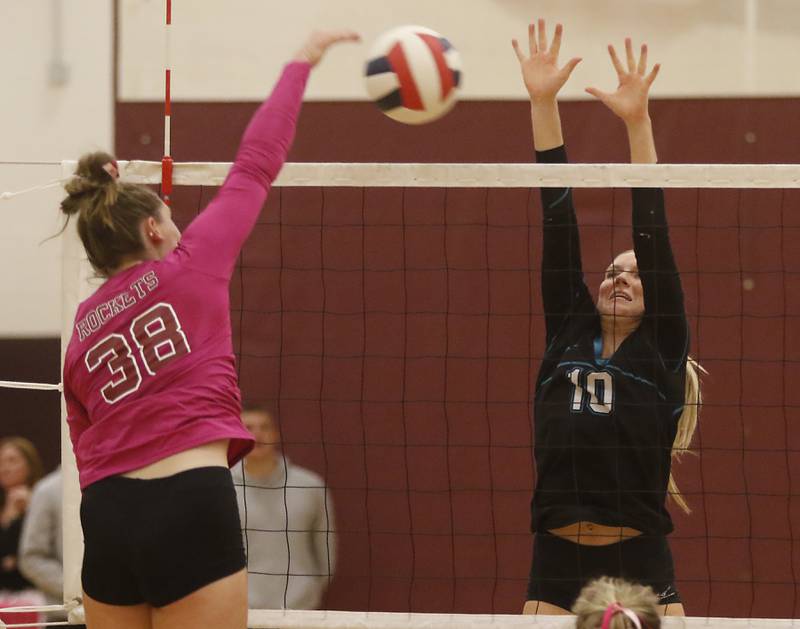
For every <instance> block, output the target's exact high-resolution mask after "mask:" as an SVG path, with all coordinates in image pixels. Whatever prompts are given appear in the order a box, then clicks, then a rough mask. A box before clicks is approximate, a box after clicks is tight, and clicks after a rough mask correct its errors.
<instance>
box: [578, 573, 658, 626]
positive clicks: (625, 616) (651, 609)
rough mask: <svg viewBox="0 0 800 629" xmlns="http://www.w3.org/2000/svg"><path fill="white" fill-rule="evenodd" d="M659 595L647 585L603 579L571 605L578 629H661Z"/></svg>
mask: <svg viewBox="0 0 800 629" xmlns="http://www.w3.org/2000/svg"><path fill="white" fill-rule="evenodd" d="M657 605H658V596H656V594H655V592H653V590H652V589H651V588H649V587H647V586H646V585H639V584H637V583H629V582H628V581H624V580H622V579H611V578H609V577H600V578H599V579H595V580H594V581H590V582H589V583H588V584H586V586H585V587H584V588H583V589H582V590H581V593H580V596H578V600H576V601H575V605H573V606H572V613H574V614H576V615H577V619H576V620H575V627H576V629H643V628H644V629H660V627H661V616H660V615H659V613H658V609H657V607H656V606H657Z"/></svg>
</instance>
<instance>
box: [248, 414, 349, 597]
mask: <svg viewBox="0 0 800 629" xmlns="http://www.w3.org/2000/svg"><path fill="white" fill-rule="evenodd" d="M242 421H243V422H244V424H245V426H247V428H248V430H250V432H252V433H253V435H254V436H255V438H256V446H255V448H253V451H252V452H251V453H250V454H249V455H248V456H247V457H246V458H245V459H244V461H243V462H242V464H239V465H237V466H236V467H235V468H234V469H233V480H234V484H235V485H236V492H237V497H238V499H239V513H240V514H241V519H242V528H243V529H244V533H245V548H246V550H247V571H248V573H249V575H248V584H249V585H248V586H249V597H248V598H249V604H250V608H251V609H280V608H286V609H316V608H318V607H319V605H320V603H321V601H322V596H323V594H324V592H325V589H326V588H327V586H328V583H329V581H330V579H331V577H332V576H333V571H334V564H335V556H336V552H335V551H336V539H335V534H334V532H333V528H334V526H333V523H334V518H333V508H332V504H331V497H330V492H328V490H327V488H326V487H325V483H324V481H323V479H322V478H320V477H319V476H318V475H317V474H315V473H314V472H311V471H309V470H306V469H304V468H302V467H299V466H297V465H294V464H293V463H292V462H291V461H290V460H289V459H288V458H287V457H286V456H285V455H284V454H283V453H282V452H281V451H280V448H279V443H280V434H279V432H278V427H277V425H276V422H275V419H274V418H273V416H272V414H271V413H270V412H269V411H267V410H266V409H264V408H260V407H252V408H246V409H245V410H244V411H243V412H242Z"/></svg>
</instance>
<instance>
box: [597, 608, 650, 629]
mask: <svg viewBox="0 0 800 629" xmlns="http://www.w3.org/2000/svg"><path fill="white" fill-rule="evenodd" d="M614 614H625V616H627V617H628V619H630V621H631V622H632V623H633V626H634V627H636V629H642V621H641V620H639V617H638V616H637V615H636V614H635V613H633V611H632V610H630V609H628V608H627V607H623V606H622V605H620V604H619V603H617V602H613V603H611V605H609V606H608V607H606V611H605V613H604V614H603V624H602V625H601V628H600V629H608V627H609V625H610V624H611V619H612V618H613V617H614Z"/></svg>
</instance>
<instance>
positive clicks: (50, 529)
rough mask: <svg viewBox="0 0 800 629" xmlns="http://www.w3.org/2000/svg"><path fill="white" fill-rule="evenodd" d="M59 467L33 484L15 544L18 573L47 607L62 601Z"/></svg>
mask: <svg viewBox="0 0 800 629" xmlns="http://www.w3.org/2000/svg"><path fill="white" fill-rule="evenodd" d="M61 500H62V477H61V467H60V466H59V467H57V468H56V469H55V470H54V471H52V472H50V473H49V474H48V475H47V476H45V477H44V478H43V479H42V480H40V481H39V482H38V483H36V486H35V487H34V488H33V493H32V494H31V501H30V505H29V506H28V514H27V516H25V522H24V524H23V525H22V537H21V538H20V541H19V570H20V572H21V573H22V574H23V576H24V577H25V578H26V579H28V580H29V581H30V582H31V583H33V585H35V586H36V587H37V588H38V589H39V590H41V592H42V593H44V595H45V596H46V597H47V604H48V605H60V604H61V603H62V601H63V598H64V576H63V569H62V565H63V555H62V542H61ZM47 618H48V620H49V621H53V622H54V621H58V620H66V618H67V616H66V614H65V613H61V612H52V613H50V614H48V616H47Z"/></svg>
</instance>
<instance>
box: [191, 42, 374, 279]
mask: <svg viewBox="0 0 800 629" xmlns="http://www.w3.org/2000/svg"><path fill="white" fill-rule="evenodd" d="M356 40H358V35H357V34H355V33H354V32H353V31H349V30H336V31H316V32H314V33H312V34H311V35H310V36H309V37H308V39H307V40H306V41H305V43H304V44H303V45H302V46H301V47H300V49H299V50H298V51H297V53H295V55H294V56H293V57H292V60H291V61H290V62H289V63H288V64H287V65H286V66H285V67H284V69H283V72H282V74H281V76H280V78H279V79H278V82H277V83H276V84H275V87H274V88H273V90H272V94H271V95H270V96H269V98H268V99H267V100H266V101H265V102H264V103H263V104H262V105H261V107H259V109H258V110H257V111H256V113H255V114H254V115H253V117H252V119H251V120H250V123H249V125H248V126H247V130H246V131H245V132H244V135H243V137H242V141H241V143H240V145H239V150H238V152H237V154H236V159H235V160H234V163H233V167H232V168H231V170H230V172H229V173H228V177H227V178H226V180H225V183H224V184H223V185H222V188H221V189H220V191H219V193H218V194H217V196H216V197H215V198H214V199H213V200H212V201H211V203H209V205H208V207H207V208H206V209H205V210H204V211H203V212H202V213H201V214H200V216H198V217H197V218H196V219H195V220H194V221H193V222H192V224H191V225H190V226H189V227H188V228H187V230H186V233H185V234H184V236H183V239H182V241H181V243H182V248H183V251H185V252H186V253H187V254H188V255H189V257H190V259H191V262H190V264H192V265H194V266H195V267H197V268H200V269H201V270H203V271H205V272H207V273H209V274H212V275H216V276H221V277H226V278H229V277H230V275H231V273H232V272H233V267H234V264H235V262H236V258H237V256H238V255H239V251H240V249H241V247H242V245H243V244H244V241H245V240H246V238H247V236H248V235H249V234H250V231H251V230H252V228H253V226H254V225H255V222H256V220H257V218H258V215H259V213H260V212H261V207H262V206H263V204H264V201H265V199H266V196H267V193H268V191H269V189H270V187H271V185H272V182H273V181H274V180H275V178H276V177H277V176H278V173H279V172H280V169H281V167H282V166H283V163H284V162H285V161H286V156H287V154H288V153H289V149H290V148H291V145H292V142H293V141H294V135H295V128H296V126H297V118H298V116H299V113H300V107H301V105H302V102H303V94H304V92H305V87H306V82H307V81H308V76H309V73H310V71H311V68H312V67H314V66H315V65H317V64H318V63H319V61H320V60H321V59H322V58H323V57H324V56H325V54H326V53H327V51H328V50H329V49H330V48H331V47H332V46H335V45H337V44H339V43H342V42H351V41H356Z"/></svg>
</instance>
